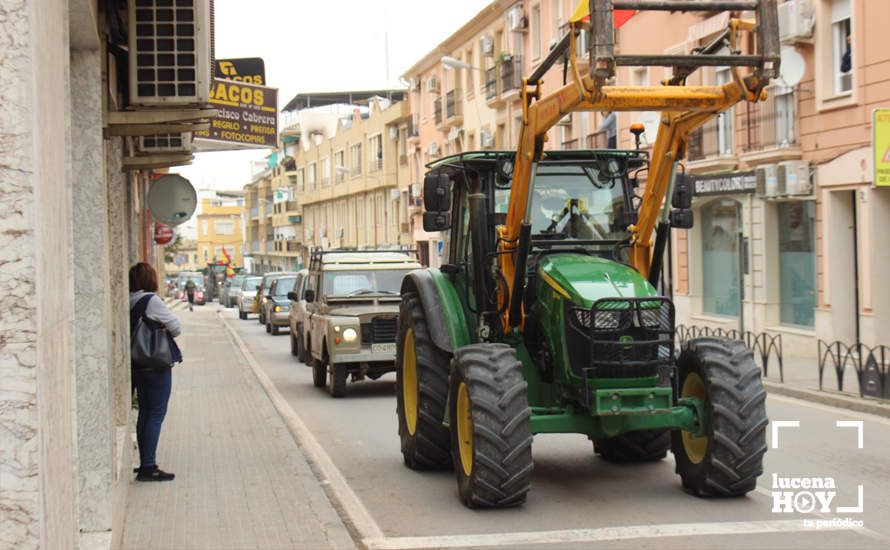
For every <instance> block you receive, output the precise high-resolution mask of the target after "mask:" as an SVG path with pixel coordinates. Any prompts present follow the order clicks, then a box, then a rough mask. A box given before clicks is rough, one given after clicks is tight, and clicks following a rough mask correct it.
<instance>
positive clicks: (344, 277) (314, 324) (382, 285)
mask: <svg viewBox="0 0 890 550" xmlns="http://www.w3.org/2000/svg"><path fill="white" fill-rule="evenodd" d="M419 268H420V263H418V262H417V260H416V259H414V258H412V257H410V256H408V255H407V254H405V253H401V252H384V251H373V250H364V251H349V252H347V251H336V250H334V251H318V252H316V253H313V256H312V260H311V261H310V264H309V277H308V282H307V283H306V285H305V286H306V288H305V290H304V291H303V298H304V299H305V300H306V304H307V305H306V310H307V313H308V314H309V323H308V327H309V328H308V331H309V334H308V337H307V343H306V349H307V350H308V352H309V356H310V358H311V364H312V382H313V384H315V386H316V387H324V385H325V380H326V378H327V374H328V373H330V388H329V389H330V393H331V396H332V397H343V396H344V395H345V394H346V381H347V378H349V377H351V379H352V381H353V382H356V381H359V380H363V379H364V378H365V377H366V376H367V377H368V378H371V379H375V380H376V379H377V378H379V377H380V376H382V375H383V374H385V373H387V372H394V371H395V356H396V332H397V328H398V315H399V303H400V302H401V296H400V292H399V291H400V289H401V285H402V279H403V278H404V276H405V275H407V274H408V272H409V271H412V270H414V269H419ZM304 330H306V329H305V328H304Z"/></svg>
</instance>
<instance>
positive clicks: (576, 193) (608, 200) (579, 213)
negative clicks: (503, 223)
mask: <svg viewBox="0 0 890 550" xmlns="http://www.w3.org/2000/svg"><path fill="white" fill-rule="evenodd" d="M529 209H530V210H529V212H530V216H529V217H530V219H531V224H532V237H533V238H535V239H554V240H585V241H591V240H592V241H600V240H604V241H617V240H621V239H624V238H626V237H627V227H626V222H625V216H624V176H623V175H621V176H615V177H610V176H606V175H605V174H604V173H602V172H600V170H598V169H597V168H596V167H595V166H577V165H576V166H571V165H565V164H560V165H549V166H548V165H546V164H541V165H539V166H538V171H537V174H536V175H535V182H534V190H533V192H532V196H531V200H530V202H529Z"/></svg>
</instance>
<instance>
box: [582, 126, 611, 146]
mask: <svg viewBox="0 0 890 550" xmlns="http://www.w3.org/2000/svg"><path fill="white" fill-rule="evenodd" d="M608 147H609V136H608V135H606V131H605V130H600V131H599V132H594V133H592V134H589V135H588V136H587V148H588V149H607V148H608Z"/></svg>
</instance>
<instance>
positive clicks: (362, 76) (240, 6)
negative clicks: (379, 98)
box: [173, 0, 491, 189]
mask: <svg viewBox="0 0 890 550" xmlns="http://www.w3.org/2000/svg"><path fill="white" fill-rule="evenodd" d="M490 2H491V0H447V1H445V2H435V1H433V0H376V1H375V0H364V1H362V0H327V1H325V0H321V1H319V0H254V1H252V2H245V1H243V0H216V2H215V3H214V4H215V9H216V57H217V58H219V59H224V58H230V57H262V58H263V60H265V63H266V81H267V82H268V84H267V85H268V86H271V87H273V88H278V90H279V91H278V106H279V108H281V107H283V106H284V105H286V104H287V102H288V101H289V100H290V99H291V98H292V97H293V96H294V95H296V94H297V93H305V92H326V91H341V90H362V89H373V88H385V87H389V86H398V85H399V81H398V78H399V76H400V75H401V74H402V72H404V71H405V70H407V69H408V68H409V67H411V66H412V65H413V64H414V63H416V62H417V61H419V60H420V58H421V57H423V56H424V55H425V54H426V53H427V52H429V51H430V50H432V49H433V48H434V47H436V46H437V45H438V44H439V43H441V42H442V41H443V40H444V39H445V38H447V37H448V36H449V35H450V34H452V33H453V32H454V31H456V30H457V29H458V28H459V27H460V26H461V25H463V24H464V23H466V22H467V21H469V20H470V19H472V17H473V16H474V15H476V14H477V13H478V12H479V11H480V10H482V8H484V7H485V6H486V5H488V4H489V3H490ZM385 31H388V32H385ZM385 34H388V44H389V48H388V49H389V75H388V78H387V71H386V68H387V63H386V55H384V52H385V51H386V47H385V44H386V42H387V41H386V40H385V39H384V36H385ZM267 153H268V150H267V149H261V150H252V151H228V152H216V153H199V154H198V155H196V159H195V162H194V163H193V164H191V165H190V166H184V167H181V168H174V169H173V171H175V172H179V173H181V174H183V175H184V176H185V177H186V178H188V179H190V180H191V182H192V184H193V185H194V186H195V188H197V189H207V188H213V189H240V188H241V187H243V186H244V184H246V183H248V181H249V178H250V161H251V160H252V159H262V158H263V157H264V156H265V155H266V154H267Z"/></svg>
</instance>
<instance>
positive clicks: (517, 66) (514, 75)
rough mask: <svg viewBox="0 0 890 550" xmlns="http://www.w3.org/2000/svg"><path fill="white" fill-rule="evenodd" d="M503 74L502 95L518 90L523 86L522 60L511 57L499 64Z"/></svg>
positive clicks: (517, 57)
mask: <svg viewBox="0 0 890 550" xmlns="http://www.w3.org/2000/svg"><path fill="white" fill-rule="evenodd" d="M499 65H500V72H501V75H500V76H501V93H502V94H506V93H508V92H511V91H513V90H518V89H519V88H520V87H521V86H522V59H521V58H520V57H519V56H514V57H511V58H510V59H509V60H503V61H501V62H500V63H499Z"/></svg>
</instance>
